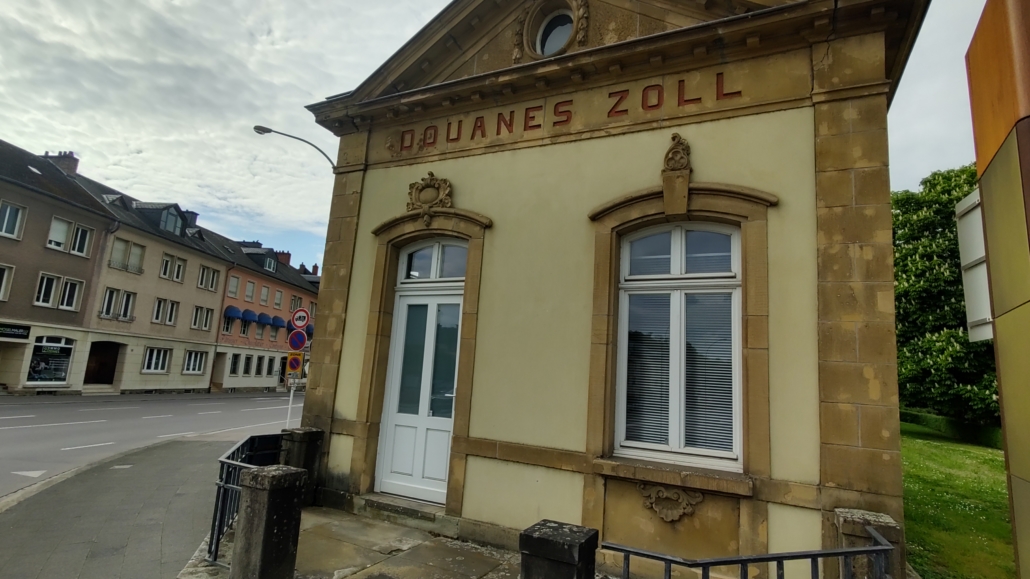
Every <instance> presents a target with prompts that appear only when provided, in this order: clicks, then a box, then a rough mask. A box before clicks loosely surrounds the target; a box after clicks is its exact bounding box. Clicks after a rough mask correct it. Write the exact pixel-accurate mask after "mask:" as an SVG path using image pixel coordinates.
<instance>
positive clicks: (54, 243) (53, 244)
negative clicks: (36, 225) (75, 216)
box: [46, 215, 75, 253]
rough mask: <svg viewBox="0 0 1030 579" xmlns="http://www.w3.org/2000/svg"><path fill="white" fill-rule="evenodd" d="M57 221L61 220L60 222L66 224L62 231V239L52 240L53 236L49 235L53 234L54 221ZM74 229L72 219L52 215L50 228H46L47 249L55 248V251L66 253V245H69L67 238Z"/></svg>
mask: <svg viewBox="0 0 1030 579" xmlns="http://www.w3.org/2000/svg"><path fill="white" fill-rule="evenodd" d="M58 221H60V222H62V223H64V224H65V225H66V228H65V232H64V239H63V240H54V239H53V238H51V237H50V236H51V235H53V231H54V223H56V222H58ZM74 231H75V222H74V221H72V220H70V219H65V218H64V217H58V216H56V215H54V216H53V218H51V219H50V229H49V230H47V235H46V247H47V248H48V249H55V250H57V251H63V252H65V253H67V252H68V246H69V239H70V238H71V235H72V232H74Z"/></svg>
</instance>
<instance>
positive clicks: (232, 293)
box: [225, 275, 240, 298]
mask: <svg viewBox="0 0 1030 579" xmlns="http://www.w3.org/2000/svg"><path fill="white" fill-rule="evenodd" d="M233 280H235V281H236V286H235V287H233ZM225 295H227V296H229V297H231V298H235V297H238V296H239V295H240V276H238V275H231V276H229V283H227V284H225Z"/></svg>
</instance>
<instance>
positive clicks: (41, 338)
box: [0, 141, 317, 394]
mask: <svg viewBox="0 0 1030 579" xmlns="http://www.w3.org/2000/svg"><path fill="white" fill-rule="evenodd" d="M77 165H78V161H77V159H75V157H74V156H73V155H71V154H59V155H57V156H49V155H47V156H44V157H39V156H36V155H33V154H31V153H28V152H26V151H23V150H21V149H18V148H17V147H14V146H12V145H10V144H7V143H3V142H2V141H0V203H2V205H0V211H2V214H0V218H2V220H3V225H2V226H0V387H2V388H4V389H6V390H7V391H9V392H12V393H18V394H37V393H83V394H108V393H119V392H158V391H161V392H166V391H187V392H189V391H206V390H208V389H215V390H219V389H221V388H222V387H223V385H225V384H226V376H224V375H223V374H226V375H227V374H228V368H227V366H228V364H227V363H225V360H232V359H233V353H239V352H237V350H239V346H240V344H239V343H238V342H239V340H236V339H234V337H233V336H231V335H230V334H227V333H223V332H222V331H221V330H222V327H223V326H222V320H223V318H224V317H225V315H226V312H227V311H228V312H229V313H232V312H234V311H236V306H234V305H232V304H231V303H227V302H232V301H235V298H230V297H229V294H230V293H231V292H229V291H228V290H229V288H230V283H232V284H233V285H235V284H237V283H239V282H238V281H232V280H233V279H234V278H235V279H236V280H238V279H239V274H238V273H234V274H233V275H232V276H230V275H229V272H234V271H235V270H245V269H246V264H241V263H240V259H239V258H240V257H243V258H244V259H245V261H248V262H249V261H251V259H250V258H249V257H247V256H246V254H245V253H244V251H243V247H241V246H239V245H237V242H234V241H231V240H229V239H227V238H225V237H223V236H221V235H219V234H217V233H215V232H212V231H210V230H207V229H204V228H202V227H199V226H198V225H197V217H198V216H197V214H196V213H195V212H191V211H185V210H183V209H181V208H180V207H179V206H178V205H176V204H174V203H150V202H144V201H140V200H138V199H134V198H132V197H130V196H128V195H125V194H123V193H121V192H119V191H116V190H114V189H111V188H109V187H107V186H105V185H103V184H101V183H98V182H96V181H93V180H91V179H89V178H87V177H85V176H83V175H80V174H78V172H77ZM249 245H255V244H249ZM256 245H260V244H256ZM262 249H263V250H264V251H267V252H270V253H271V254H272V255H273V257H276V256H277V254H275V253H274V252H273V250H271V249H265V248H262ZM282 255H283V256H285V263H278V262H277V264H278V265H277V266H276V267H275V269H276V270H277V271H276V272H269V273H270V276H265V277H268V278H269V281H268V282H266V284H265V285H267V284H268V283H273V282H272V281H271V280H275V281H274V284H275V286H276V291H277V292H282V293H283V294H284V295H287V296H288V297H287V298H285V299H287V300H294V298H297V297H300V299H302V300H306V302H305V303H306V305H309V306H310V305H312V304H314V303H315V300H317V290H316V289H315V287H314V286H313V285H312V284H311V283H310V282H308V281H307V280H306V279H305V278H304V277H302V275H301V273H300V272H298V271H297V270H296V269H294V268H292V267H291V266H290V264H289V254H286V253H283V254H282ZM256 267H257V264H256V262H255V268H256ZM269 291H271V289H269ZM291 303H294V302H292V301H289V302H287V303H286V308H289V306H290V304H291ZM286 311H287V312H288V311H289V310H288V309H287V310H286ZM266 317H267V318H268V319H266ZM286 317H287V318H288V317H289V315H288V313H287V315H286ZM279 319H283V318H282V317H281V316H280V317H279ZM266 322H267V323H266ZM272 323H273V321H272V317H271V316H265V317H261V318H258V319H256V320H255V321H254V322H253V324H254V326H255V329H254V330H253V336H257V335H261V336H264V337H267V338H271V336H272V335H273V334H276V335H277V338H278V342H279V344H278V345H276V344H275V343H274V342H271V341H268V342H267V344H266V346H267V348H266V349H267V350H268V351H269V354H264V353H262V354H260V355H258V354H247V355H250V356H252V358H251V364H253V363H255V362H256V359H257V358H258V356H260V361H261V363H262V370H261V371H260V372H258V371H257V370H256V368H253V366H252V367H251V370H250V371H249V372H246V373H243V372H240V373H239V375H238V376H236V375H234V376H232V378H233V379H232V380H231V382H232V383H231V384H230V385H227V386H226V387H228V388H237V389H248V390H261V389H271V388H275V387H277V386H278V385H279V384H280V383H281V380H280V378H279V376H280V374H281V371H280V367H281V364H282V363H284V359H283V362H281V361H280V356H274V355H272V354H271V352H273V351H275V352H278V351H280V350H283V349H285V348H286V347H287V346H286V337H285V336H284V335H278V334H280V333H285V331H286V323H285V320H284V323H283V324H282V329H281V330H280V329H279V328H274V329H273V327H272ZM227 349H228V350H231V352H228V351H226V350H227ZM252 349H254V350H255V351H256V350H261V349H262V348H261V345H259V344H253V345H252ZM283 356H285V353H283ZM242 359H243V356H241V360H242ZM241 366H242V363H241ZM223 368H224V369H225V371H224V372H223Z"/></svg>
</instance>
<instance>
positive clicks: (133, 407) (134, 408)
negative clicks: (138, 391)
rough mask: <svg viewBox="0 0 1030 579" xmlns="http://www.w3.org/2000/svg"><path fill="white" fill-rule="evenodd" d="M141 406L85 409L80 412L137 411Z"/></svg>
mask: <svg viewBox="0 0 1030 579" xmlns="http://www.w3.org/2000/svg"><path fill="white" fill-rule="evenodd" d="M138 408H139V406H119V407H118V408H83V409H82V410H79V412H99V411H101V410H136V409H138Z"/></svg>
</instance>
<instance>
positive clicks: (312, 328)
mask: <svg viewBox="0 0 1030 579" xmlns="http://www.w3.org/2000/svg"><path fill="white" fill-rule="evenodd" d="M304 331H306V332H307V333H308V337H309V338H310V337H311V336H314V335H315V324H308V327H306V328H304Z"/></svg>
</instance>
